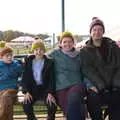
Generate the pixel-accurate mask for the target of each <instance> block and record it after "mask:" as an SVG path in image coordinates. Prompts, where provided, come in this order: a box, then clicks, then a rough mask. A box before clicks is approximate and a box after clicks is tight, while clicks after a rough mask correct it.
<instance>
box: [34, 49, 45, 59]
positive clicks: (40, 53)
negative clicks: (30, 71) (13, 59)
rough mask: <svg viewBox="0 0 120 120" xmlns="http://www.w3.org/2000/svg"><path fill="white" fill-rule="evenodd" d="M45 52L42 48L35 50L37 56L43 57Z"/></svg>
mask: <svg viewBox="0 0 120 120" xmlns="http://www.w3.org/2000/svg"><path fill="white" fill-rule="evenodd" d="M44 53H45V52H44V50H42V49H41V48H37V49H35V50H34V55H35V56H41V57H42V56H43V55H44Z"/></svg>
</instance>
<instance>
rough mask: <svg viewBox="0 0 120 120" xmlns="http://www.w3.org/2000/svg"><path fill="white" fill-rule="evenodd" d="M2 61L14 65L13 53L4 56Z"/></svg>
mask: <svg viewBox="0 0 120 120" xmlns="http://www.w3.org/2000/svg"><path fill="white" fill-rule="evenodd" d="M2 60H3V61H4V62H5V63H7V64H10V63H12V60H13V53H6V54H4V55H3V56H2Z"/></svg>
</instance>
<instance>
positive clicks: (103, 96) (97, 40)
mask: <svg viewBox="0 0 120 120" xmlns="http://www.w3.org/2000/svg"><path fill="white" fill-rule="evenodd" d="M104 32H105V26H104V23H103V21H102V20H100V19H99V18H98V17H94V18H93V19H92V22H91V24H90V38H89V40H88V41H87V42H86V46H85V47H84V48H82V49H81V50H80V55H81V60H82V62H81V63H82V66H83V67H82V68H83V72H84V74H85V75H86V76H87V77H88V78H89V80H90V82H91V84H92V85H93V86H91V87H90V88H89V89H88V97H87V98H88V102H87V103H88V111H89V113H90V116H91V118H92V120H103V116H102V111H101V106H102V105H107V106H108V111H109V112H108V113H109V117H110V119H111V120H119V119H120V80H119V79H120V48H119V47H118V46H117V45H116V42H115V41H113V40H112V39H111V38H108V37H104V36H103V35H104Z"/></svg>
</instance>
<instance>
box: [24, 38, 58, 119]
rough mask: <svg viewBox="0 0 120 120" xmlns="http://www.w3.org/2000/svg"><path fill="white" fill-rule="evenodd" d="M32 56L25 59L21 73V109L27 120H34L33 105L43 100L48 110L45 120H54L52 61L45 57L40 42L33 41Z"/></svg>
mask: <svg viewBox="0 0 120 120" xmlns="http://www.w3.org/2000/svg"><path fill="white" fill-rule="evenodd" d="M31 51H32V53H33V54H32V55H30V56H27V57H26V58H25V70H24V72H23V78H22V83H23V93H24V94H25V98H24V104H23V109H24V112H25V114H26V115H27V120H36V117H35V115H34V111H33V105H34V103H35V102H36V101H37V100H40V99H42V100H44V102H45V104H46V105H47V108H48V117H47V120H55V112H56V100H55V98H54V83H53V70H52V69H53V61H52V60H51V59H49V58H48V57H47V56H46V55H45V51H46V50H45V46H44V44H43V43H42V42H41V40H35V42H33V44H32V47H31Z"/></svg>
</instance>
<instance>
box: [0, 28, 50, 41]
mask: <svg viewBox="0 0 120 120" xmlns="http://www.w3.org/2000/svg"><path fill="white" fill-rule="evenodd" d="M20 36H31V37H35V36H38V37H39V38H41V39H43V40H44V39H46V38H48V37H49V35H48V34H41V33H39V34H36V35H35V34H30V33H24V32H21V31H14V30H6V31H0V40H5V41H6V42H10V41H11V40H13V39H15V38H17V37H20Z"/></svg>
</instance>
